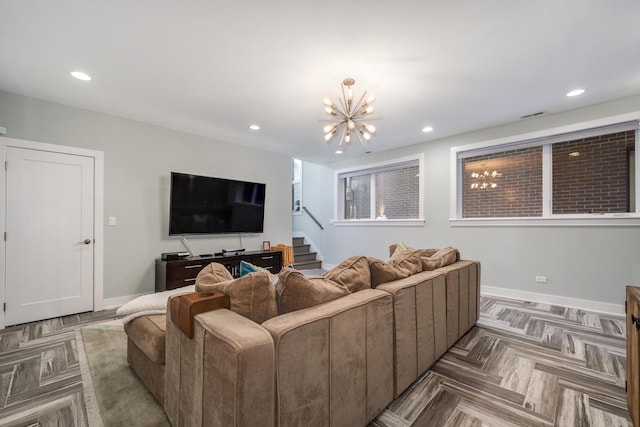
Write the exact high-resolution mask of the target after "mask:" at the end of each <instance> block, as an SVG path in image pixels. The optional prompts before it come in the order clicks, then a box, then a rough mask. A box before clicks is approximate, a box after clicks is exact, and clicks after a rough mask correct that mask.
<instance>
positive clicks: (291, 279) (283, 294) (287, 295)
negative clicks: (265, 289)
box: [277, 268, 351, 314]
mask: <svg viewBox="0 0 640 427" xmlns="http://www.w3.org/2000/svg"><path fill="white" fill-rule="evenodd" d="M279 276H280V285H278V288H277V297H278V313H280V314H284V313H289V312H291V311H297V310H301V309H303V308H307V307H313V306H314V305H318V304H321V303H323V302H327V301H331V300H334V299H337V298H340V297H343V296H345V295H349V294H350V293H351V292H350V291H349V288H347V287H346V286H345V285H343V284H341V283H336V282H334V281H333V280H330V279H327V278H326V277H323V276H305V275H303V274H302V273H300V272H299V271H298V270H294V269H292V268H285V269H283V270H282V271H281V272H280V274H279Z"/></svg>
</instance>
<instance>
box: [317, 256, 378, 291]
mask: <svg viewBox="0 0 640 427" xmlns="http://www.w3.org/2000/svg"><path fill="white" fill-rule="evenodd" d="M323 276H324V277H326V278H327V279H329V280H332V281H334V282H336V283H340V284H341V285H344V286H346V287H347V288H348V289H349V291H350V292H351V293H354V292H358V291H361V290H363V289H369V288H371V272H370V270H369V261H367V257H364V256H352V257H349V258H347V259H345V260H344V261H342V262H341V263H340V264H338V265H337V266H335V267H334V268H332V269H331V270H329V271H327V272H326V273H324V274H323Z"/></svg>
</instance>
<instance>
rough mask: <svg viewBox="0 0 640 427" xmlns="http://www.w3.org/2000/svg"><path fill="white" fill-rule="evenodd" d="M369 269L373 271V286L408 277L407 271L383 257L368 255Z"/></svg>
mask: <svg viewBox="0 0 640 427" xmlns="http://www.w3.org/2000/svg"><path fill="white" fill-rule="evenodd" d="M367 261H369V270H370V271H371V287H372V288H375V287H376V286H378V285H380V284H382V283H387V282H392V281H394V280H398V279H404V278H405V277H407V275H406V272H403V271H400V270H398V269H397V268H396V267H395V266H393V265H391V264H389V263H388V262H385V261H383V260H381V259H378V258H374V257H368V258H367Z"/></svg>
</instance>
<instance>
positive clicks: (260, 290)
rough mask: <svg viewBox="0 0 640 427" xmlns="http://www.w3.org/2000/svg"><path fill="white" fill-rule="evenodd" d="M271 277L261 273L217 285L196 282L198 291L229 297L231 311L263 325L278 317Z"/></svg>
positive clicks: (268, 274)
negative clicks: (218, 293) (213, 292)
mask: <svg viewBox="0 0 640 427" xmlns="http://www.w3.org/2000/svg"><path fill="white" fill-rule="evenodd" d="M271 276H273V275H272V274H271V273H268V272H266V271H260V272H256V273H251V274H247V275H246V276H242V277H240V278H238V279H233V278H232V279H231V280H225V281H223V282H217V283H208V284H207V283H203V282H198V281H197V280H196V290H197V291H199V292H203V291H218V292H222V293H223V294H225V295H228V296H229V302H230V305H231V307H230V309H231V311H234V312H236V313H238V314H240V315H242V316H244V317H246V318H248V319H251V320H253V321H254V322H257V323H262V322H264V321H265V320H268V319H271V318H272V317H275V316H277V315H278V307H277V305H276V290H275V287H274V286H273V281H272V280H271Z"/></svg>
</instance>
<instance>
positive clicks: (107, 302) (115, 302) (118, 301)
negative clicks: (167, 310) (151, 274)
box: [103, 292, 153, 310]
mask: <svg viewBox="0 0 640 427" xmlns="http://www.w3.org/2000/svg"><path fill="white" fill-rule="evenodd" d="M152 293H153V292H144V293H142V294H134V295H124V296H121V297H115V298H105V299H104V308H103V310H109V309H112V308H118V307H121V306H123V305H125V304H126V303H128V302H129V301H133V300H134V299H136V298H138V297H141V296H142V295H147V294H152Z"/></svg>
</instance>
